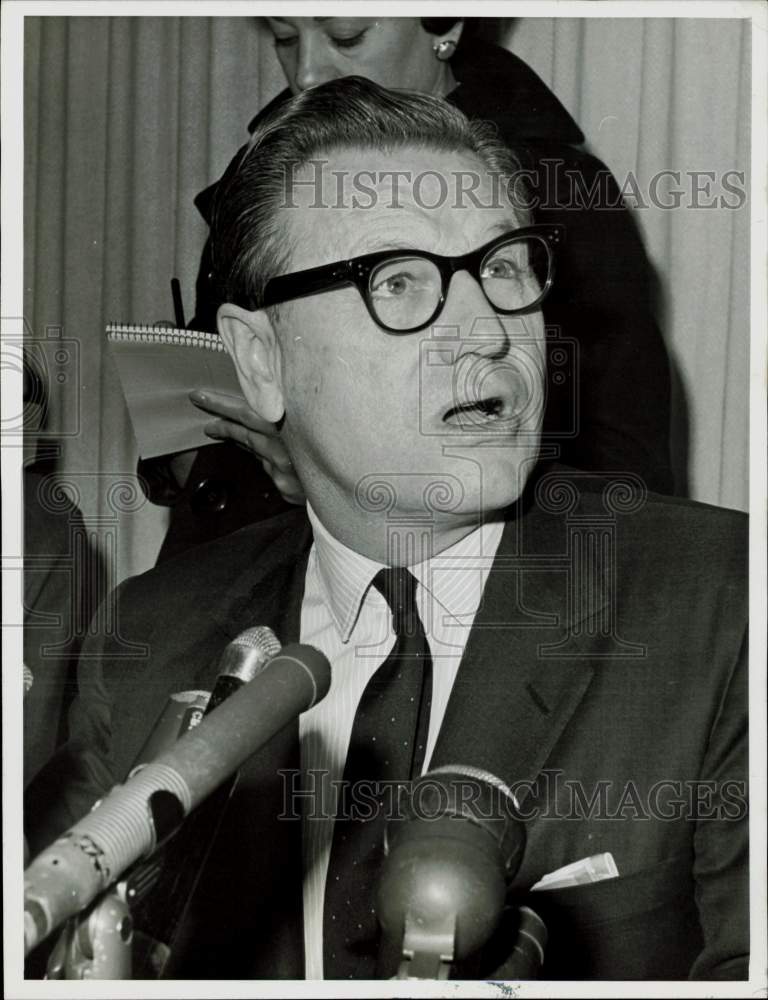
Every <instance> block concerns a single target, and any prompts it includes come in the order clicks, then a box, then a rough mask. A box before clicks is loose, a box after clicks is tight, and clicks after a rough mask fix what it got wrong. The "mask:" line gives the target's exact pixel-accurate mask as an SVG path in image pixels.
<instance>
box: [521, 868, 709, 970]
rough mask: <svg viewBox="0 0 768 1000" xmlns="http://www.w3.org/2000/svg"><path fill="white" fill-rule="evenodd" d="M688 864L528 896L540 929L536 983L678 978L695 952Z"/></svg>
mask: <svg viewBox="0 0 768 1000" xmlns="http://www.w3.org/2000/svg"><path fill="white" fill-rule="evenodd" d="M691 863H692V858H691V856H690V854H688V853H681V854H676V855H674V856H672V857H669V858H666V859H665V860H664V861H661V862H659V863H658V864H655V865H652V866H651V867H649V868H644V869H642V870H640V871H637V872H633V873H631V874H629V875H626V876H623V877H619V878H614V879H606V880H605V881H602V882H594V883H591V884H588V885H579V886H573V887H571V888H568V889H553V890H545V891H543V892H542V891H540V892H532V893H529V895H528V897H527V898H526V900H525V902H526V904H527V905H529V906H530V907H531V908H532V909H533V910H535V911H536V912H537V913H538V914H539V916H540V917H541V918H542V919H543V920H544V923H545V924H546V925H547V930H548V933H549V940H548V943H547V948H546V957H545V963H544V968H543V970H542V976H541V978H542V979H685V978H686V977H687V975H688V972H689V969H690V967H691V965H692V964H693V960H694V959H695V957H696V955H697V954H698V953H699V951H700V950H701V948H702V946H703V939H702V934H701V928H700V926H699V919H698V912H697V909H696V903H695V899H694V883H693V878H692V875H691Z"/></svg>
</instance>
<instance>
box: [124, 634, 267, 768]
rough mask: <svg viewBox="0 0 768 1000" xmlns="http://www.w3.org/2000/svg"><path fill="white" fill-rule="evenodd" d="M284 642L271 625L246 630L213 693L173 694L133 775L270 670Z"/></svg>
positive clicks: (231, 648)
mask: <svg viewBox="0 0 768 1000" xmlns="http://www.w3.org/2000/svg"><path fill="white" fill-rule="evenodd" d="M280 649H281V646H280V642H279V640H278V638H277V636H276V635H275V633H274V632H273V631H272V629H271V628H269V626H267V625H259V626H257V627H255V628H249V629H246V630H245V631H244V632H241V633H240V635H238V636H237V638H236V639H233V640H232V642H230V643H228V644H227V646H226V647H225V648H224V652H223V653H222V655H221V661H220V663H219V674H218V677H217V678H216V683H215V684H214V687H213V691H211V692H210V694H209V693H208V692H206V691H178V692H176V693H175V694H172V695H171V696H170V698H169V699H168V702H167V704H166V706H165V709H164V710H163V713H162V715H161V716H160V718H159V719H158V721H157V722H156V723H155V725H154V727H153V729H152V732H151V733H150V734H149V736H148V737H147V741H146V743H145V744H144V746H143V747H142V748H141V750H140V751H139V753H138V754H137V756H136V759H135V760H134V762H133V767H132V768H131V772H130V773H131V774H133V771H134V770H135V769H136V768H138V767H140V766H142V765H144V764H147V763H149V761H151V760H154V759H155V757H157V756H159V754H161V753H164V752H165V751H166V750H168V749H169V748H170V747H172V746H173V745H174V744H175V742H176V740H177V739H178V738H179V737H180V736H183V735H184V733H186V732H188V731H189V730H190V729H194V727H195V726H197V725H198V724H199V723H200V722H201V720H202V718H203V716H204V715H207V714H208V713H209V712H212V711H213V709H214V708H216V707H217V706H218V705H220V704H221V703H222V702H223V701H224V700H225V699H226V698H228V697H229V696H230V695H231V694H234V692H235V691H237V690H238V689H239V688H241V687H242V686H243V684H246V683H247V682H248V681H250V680H253V678H254V677H255V676H256V674H258V673H259V671H260V670H263V668H264V667H265V666H266V664H267V663H268V662H269V661H270V660H271V659H272V657H273V656H277V654H278V653H279V652H280Z"/></svg>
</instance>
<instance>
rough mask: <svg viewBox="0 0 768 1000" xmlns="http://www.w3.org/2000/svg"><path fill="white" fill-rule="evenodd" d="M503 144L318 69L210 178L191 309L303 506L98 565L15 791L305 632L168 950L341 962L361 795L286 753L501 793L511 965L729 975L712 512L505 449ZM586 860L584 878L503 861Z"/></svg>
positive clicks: (509, 264) (449, 115) (35, 795)
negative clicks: (140, 567)
mask: <svg viewBox="0 0 768 1000" xmlns="http://www.w3.org/2000/svg"><path fill="white" fill-rule="evenodd" d="M514 169H515V162H514V158H512V157H511V154H510V153H509V151H508V150H506V149H505V148H504V147H503V146H501V145H500V144H499V143H498V142H497V141H496V140H495V139H494V138H493V137H492V136H490V135H489V134H488V133H487V132H486V131H485V130H484V129H483V128H482V127H481V126H478V125H471V124H470V123H469V122H468V121H467V119H465V118H464V116H463V115H461V113H460V112H458V111H456V110H454V109H451V108H449V107H448V106H447V105H445V104H444V103H441V102H439V101H436V100H434V99H433V98H429V97H423V96H419V97H415V96H412V95H409V96H405V95H399V94H395V93H392V92H387V91H384V90H382V89H380V88H378V87H377V86H376V85H374V84H371V83H369V82H367V81H363V80H360V79H355V78H351V79H346V80H341V81H334V82H332V83H330V84H327V85H323V86H321V87H318V88H315V89H313V90H311V91H308V92H306V93H305V94H302V95H300V96H298V97H297V98H295V99H294V100H292V101H290V102H288V103H287V104H285V105H283V106H282V107H281V108H280V109H279V110H278V112H277V113H276V116H275V117H274V118H273V119H271V120H270V122H269V123H266V124H265V125H264V127H263V128H262V129H260V130H258V131H257V132H256V133H255V135H254V140H253V142H252V144H251V146H250V148H249V150H248V151H247V153H246V155H245V156H244V157H243V160H242V162H241V163H240V166H239V168H238V170H237V171H235V172H233V173H232V174H231V176H230V177H229V179H228V181H227V183H226V184H224V185H222V187H221V189H220V191H219V194H218V195H217V204H216V208H215V211H214V218H213V250H214V266H215V273H216V278H217V280H218V281H219V283H220V287H221V292H222V301H223V302H225V305H223V306H222V307H221V308H220V310H219V317H218V320H219V328H220V331H221V334H222V336H223V337H224V339H225V340H226V342H227V346H228V349H229V350H230V352H231V354H232V356H233V358H234V361H235V364H236V367H237V369H238V373H239V376H240V381H241V385H242V388H243V392H244V394H245V396H246V398H247V399H248V401H249V402H250V404H251V405H252V406H253V407H254V409H255V410H257V412H259V413H260V415H261V416H262V417H264V418H265V419H268V420H270V421H273V422H274V423H275V424H277V425H278V426H279V428H280V433H281V436H282V438H283V440H284V442H285V445H286V447H287V449H288V451H289V453H290V455H291V459H292V461H293V463H294V466H295V468H296V472H297V475H298V477H299V479H300V481H301V483H302V486H303V488H304V491H305V493H306V496H307V498H308V509H307V512H306V513H305V512H304V511H303V510H296V511H291V512H288V513H286V514H283V515H280V516H278V517H276V518H273V519H270V520H269V521H267V522H264V523H262V524H258V525H254V526H251V527H249V528H246V529H244V530H242V531H240V532H237V533H236V534H234V535H232V536H229V537H227V538H224V539H221V540H218V541H216V542H213V543H210V544H209V545H207V546H204V547H202V548H199V549H196V550H193V551H191V552H189V553H186V554H184V555H182V556H180V557H178V558H177V559H173V560H170V561H168V562H167V563H165V564H163V565H162V566H160V567H158V568H157V569H155V570H153V571H151V572H150V573H148V574H145V575H144V576H143V577H139V578H137V579H134V580H131V581H128V582H127V583H126V584H124V585H123V587H121V588H120V589H119V590H118V592H117V594H116V596H115V602H116V605H115V618H114V619H113V620H115V621H116V622H117V630H116V632H115V633H114V634H113V635H104V636H102V637H100V638H99V639H98V640H96V641H94V642H93V643H92V644H91V646H90V648H89V650H88V652H89V653H91V654H94V655H93V656H89V657H87V658H85V659H84V660H83V667H82V670H81V676H80V682H81V693H80V697H79V699H78V702H77V703H76V705H75V708H74V711H73V715H72V725H73V732H72V739H71V741H70V744H69V748H68V750H67V753H66V754H64V755H62V757H61V758H60V760H59V763H58V765H57V766H58V768H59V769H58V771H52V772H50V773H49V778H48V782H49V783H48V785H47V786H46V785H45V781H42V782H41V783H38V784H37V786H36V788H34V789H32V790H31V792H30V799H29V800H28V801H29V803H30V804H29V805H28V809H29V812H30V815H32V813H33V811H37V810H38V809H39V808H40V803H41V802H44V801H45V800H46V792H47V799H48V801H49V802H50V801H52V800H53V799H54V798H55V796H53V795H52V794H51V792H52V789H53V788H54V787H55V786H54V784H52V782H53V781H54V779H53V778H51V777H50V774H56V775H57V776H58V777H57V778H56V779H55V780H58V779H59V778H63V779H64V780H65V781H66V787H65V794H64V795H63V796H59V797H58V798H57V799H56V802H55V805H54V806H53V807H51V808H49V810H48V813H49V815H48V823H47V829H46V831H45V835H43V834H42V833H35V832H34V831H31V837H32V838H33V847H40V846H42V844H43V843H44V842H45V837H47V836H49V835H50V833H51V831H52V830H53V829H55V828H58V829H61V828H63V826H64V825H66V823H67V822H71V821H72V820H74V819H76V818H77V817H78V815H79V814H81V813H82V811H83V810H84V809H86V808H87V807H88V806H89V805H90V804H91V803H92V801H93V800H94V798H95V797H96V796H97V795H98V794H100V793H103V791H105V790H106V789H107V788H108V787H109V786H110V784H111V783H112V782H113V781H114V780H116V779H120V778H122V776H123V775H125V773H126V772H127V770H128V769H129V767H130V766H131V763H132V761H133V759H134V758H135V755H136V753H137V751H138V750H139V748H140V746H141V744H142V743H143V741H144V739H145V738H146V735H147V731H148V728H149V727H148V725H147V723H148V721H150V720H151V717H152V716H153V715H156V714H157V713H158V712H159V711H160V710H161V709H162V707H163V705H164V704H165V699H166V698H167V696H168V695H169V694H170V693H171V692H174V691H177V690H180V689H184V688H193V687H208V688H210V687H211V685H212V682H213V680H214V678H215V674H216V664H217V662H218V659H219V657H220V654H221V650H222V648H223V647H224V645H225V644H226V643H227V642H228V641H229V640H230V639H231V638H233V637H234V636H236V635H237V634H238V633H239V632H240V631H242V630H243V629H245V628H247V627H249V626H252V625H257V624H258V625H263V624H266V625H270V626H271V627H272V628H273V629H274V630H275V632H276V633H277V635H278V637H279V638H280V640H281V641H282V642H284V643H286V642H290V641H295V640H296V639H299V638H300V639H301V640H302V641H305V642H310V643H312V644H314V645H317V646H318V647H319V648H320V649H321V650H323V652H325V653H326V654H327V655H328V657H329V659H330V660H331V662H332V664H333V680H332V685H331V690H330V692H329V694H328V696H327V697H326V698H325V699H324V701H322V702H320V704H318V705H317V706H315V708H313V709H312V710H311V711H310V712H307V713H305V715H304V716H302V717H301V719H300V720H298V721H297V722H295V723H293V724H291V725H289V726H286V727H285V729H283V730H282V731H281V732H280V733H279V734H278V735H277V736H275V737H274V738H273V739H272V740H271V741H270V742H269V744H268V745H267V746H266V747H264V748H263V749H262V750H261V751H259V752H258V753H257V754H255V755H254V756H253V757H252V758H251V760H250V761H249V762H248V764H247V765H246V766H245V767H244V769H243V771H242V773H241V778H240V782H239V784H238V787H237V789H236V791H235V794H234V797H233V799H232V800H231V802H230V804H229V808H228V810H227V814H226V816H225V818H224V821H223V826H222V830H221V831H220V834H219V837H218V840H217V842H216V844H215V846H214V851H213V856H212V859H211V862H210V863H209V865H208V867H207V869H206V872H205V874H204V876H203V879H202V881H201V884H200V886H199V888H198V891H197V893H196V896H195V899H194V900H193V903H192V907H191V911H190V915H189V918H188V920H187V923H186V929H185V938H184V941H183V942H182V943H181V944H180V945H179V948H178V949H177V953H176V956H175V965H174V970H173V974H174V975H178V976H180V977H184V978H186V977H190V978H194V977H198V978H200V977H216V978H218V977H225V978H248V977H260V978H261V977H263V978H275V977H289V978H290V977H300V976H302V975H306V976H307V978H319V977H322V976H325V978H348V977H352V978H366V977H372V976H374V975H375V974H376V969H377V966H376V951H377V937H376V933H377V932H376V919H375V918H376V914H375V905H374V896H373V890H374V887H375V881H376V876H377V873H378V870H379V865H380V861H381V853H382V846H381V825H380V819H381V816H378V815H374V816H373V817H372V818H371V819H370V823H371V824H372V825H367V821H366V822H362V823H359V824H357V825H356V826H349V825H348V824H347V822H346V820H347V817H346V816H345V817H343V818H342V817H340V816H337V814H336V812H335V811H334V812H329V811H327V810H326V812H325V814H324V815H321V816H320V817H319V818H315V817H312V816H308V815H307V814H306V813H305V815H304V817H303V820H302V819H301V818H300V811H301V810H300V806H301V804H302V803H305V804H306V799H307V796H306V795H305V794H304V793H306V792H307V790H308V786H307V785H306V781H305V779H306V778H307V776H309V775H314V776H319V778H318V780H319V782H320V784H321V786H322V789H323V793H324V792H325V791H326V790H327V789H328V788H331V787H332V786H333V785H334V782H335V783H338V782H339V781H343V782H352V788H353V790H354V787H355V786H354V781H357V780H358V778H359V776H361V775H363V776H364V777H368V778H370V779H371V780H372V781H374V782H381V781H392V780H397V781H403V782H408V781H409V780H410V779H413V778H415V777H417V776H418V775H419V774H420V773H423V771H424V769H425V768H430V769H433V768H435V767H438V766H441V765H448V764H454V765H455V764H460V765H463V766H467V767H475V768H480V769H482V770H484V771H486V772H490V773H491V774H493V775H495V776H497V777H498V778H499V779H500V780H501V781H502V782H504V783H506V785H507V786H509V787H510V788H512V789H513V791H515V793H516V795H517V798H518V800H519V803H520V809H521V811H522V813H523V815H524V816H525V819H526V829H527V846H526V851H525V855H524V858H523V861H522V864H521V866H520V869H519V871H518V872H517V874H516V875H515V876H514V879H513V880H512V882H511V885H510V886H509V892H510V898H512V899H515V900H518V901H521V900H527V901H529V902H530V904H531V906H532V907H533V908H534V909H535V910H536V911H537V912H539V913H540V914H541V915H542V916H543V917H544V920H545V922H546V924H547V926H548V929H549V933H550V941H549V945H548V949H547V957H546V961H545V965H544V969H543V975H544V977H547V978H565V979H575V978H584V979H592V978H600V979H666V978H685V977H688V976H690V977H694V978H704V979H707V978H731V979H738V978H745V977H746V975H747V967H746V960H747V950H748V920H747V912H746V896H747V892H746V888H747V887H746V862H747V836H746V834H747V830H746V807H745V802H744V797H745V788H744V780H745V774H746V768H745V753H746V735H745V730H746V688H745V685H746V679H745V627H746V625H745V622H746V608H745V597H744V586H743V584H744V571H745V547H746V538H745V526H744V523H743V522H744V518H743V517H742V516H740V515H737V514H734V513H732V512H725V511H718V510H715V509H712V508H705V507H703V506H701V505H697V504H693V503H689V502H685V501H675V500H670V499H666V498H661V497H655V496H652V495H649V494H647V492H646V491H645V488H644V486H643V484H642V482H641V481H640V480H639V479H637V478H636V477H634V476H632V475H630V474H621V473H612V474H611V475H606V476H600V475H598V474H590V475H589V476H588V477H586V476H585V474H581V473H576V472H573V471H568V470H562V469H560V470H557V469H546V468H543V467H537V466H536V459H537V452H538V444H539V434H540V428H541V420H542V413H543V410H544V395H545V393H544V386H545V374H544V329H543V322H542V318H541V311H540V306H541V302H542V301H543V299H544V297H545V296H546V294H547V292H548V290H549V288H550V285H551V282H552V279H553V275H554V263H553V262H554V255H555V253H556V247H557V244H558V242H559V240H560V239H562V236H563V234H562V232H561V231H560V230H559V229H558V228H557V227H549V226H540V227H529V226H527V225H526V223H527V220H526V218H525V215H524V213H523V212H522V211H521V209H520V208H519V206H516V205H514V204H513V203H512V202H511V201H510V199H509V197H508V196H507V195H506V194H504V192H505V191H506V190H508V188H506V187H504V186H502V187H499V186H498V180H499V178H500V177H509V175H510V173H512V172H514ZM468 178H469V179H472V181H473V184H472V190H473V194H474V197H473V198H471V199H469V200H462V191H466V189H467V183H468ZM457 185H458V186H457ZM499 191H501V194H499ZM136 643H143V644H144V645H145V647H146V655H145V656H144V657H143V658H142V657H138V658H133V659H131V658H126V657H125V656H121V655H120V654H121V653H122V652H123V651H124V650H125V649H126V648H135V647H132V645H131V644H136ZM353 775H354V776H356V777H354V778H353V777H352V776H353ZM323 801H325V800H324V799H323ZM35 803H36V804H37V805H35ZM342 820H343V821H342ZM377 824H378V825H377ZM607 854H610V856H611V864H612V867H611V868H610V869H609V874H613V877H609V878H607V879H604V880H601V881H598V882H593V883H592V884H586V885H576V886H573V887H569V888H560V889H554V890H546V889H537V888H536V885H537V883H538V882H539V881H540V880H541V879H542V878H544V877H545V876H546V875H547V874H549V873H552V872H554V871H555V870H558V869H561V868H563V867H565V866H567V865H570V864H572V863H574V862H579V861H583V860H585V859H587V858H591V857H594V856H595V855H601V856H604V855H607ZM302 857H303V865H302V864H301V862H300V859H301V858H302ZM585 867H589V866H588V865H585ZM501 944H502V945H503V942H502V943H501ZM512 944H513V941H509V942H507V949H506V950H507V951H509V950H511V948H512ZM504 957H505V956H504V948H503V947H501V949H499V942H498V941H497V942H496V943H495V945H494V947H493V948H492V949H489V950H488V953H487V954H484V953H483V954H480V955H476V956H474V958H473V962H472V966H471V970H470V967H469V966H466V967H462V966H461V965H459V966H458V968H457V969H456V970H455V971H456V974H457V975H462V974H464V975H467V974H472V975H476V976H479V977H490V976H493V974H494V973H495V972H496V971H497V969H498V968H499V958H501V959H502V960H503V958H504Z"/></svg>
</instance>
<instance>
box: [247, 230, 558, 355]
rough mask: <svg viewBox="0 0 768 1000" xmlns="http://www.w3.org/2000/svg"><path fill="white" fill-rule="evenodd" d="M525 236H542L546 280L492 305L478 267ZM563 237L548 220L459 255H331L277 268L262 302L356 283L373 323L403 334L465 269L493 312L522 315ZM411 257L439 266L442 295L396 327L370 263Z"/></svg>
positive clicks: (551, 268)
mask: <svg viewBox="0 0 768 1000" xmlns="http://www.w3.org/2000/svg"><path fill="white" fill-rule="evenodd" d="M528 237H536V238H537V239H540V240H541V242H542V243H543V245H544V247H545V249H546V251H547V280H546V281H545V282H544V285H543V286H542V289H541V292H540V294H539V296H538V298H536V299H535V300H534V301H533V302H531V303H530V304H529V305H527V306H523V307H522V308H518V309H502V308H500V307H499V306H496V305H494V304H493V303H492V302H491V300H490V299H489V298H488V295H487V293H486V291H485V289H484V288H483V283H482V279H481V276H480V267H481V265H482V263H483V261H484V260H485V258H486V257H487V256H488V255H489V254H490V253H491V252H492V251H493V250H494V249H495V247H497V246H501V245H503V244H504V243H507V242H509V241H510V240H512V241H517V240H522V239H526V238H528ZM564 237H565V226H562V225H556V224H554V223H547V224H539V225H533V226H523V227H522V228H520V229H512V230H510V231H509V232H508V233H502V234H501V235H500V236H497V237H495V238H494V239H492V240H490V242H488V243H485V244H483V246H481V247H478V249H477V250H470V252H469V253H465V254H460V255H459V256H458V257H446V256H443V255H441V254H436V253H430V252H429V251H428V250H409V249H402V250H377V251H375V252H374V253H367V254H362V255H361V256H359V257H352V258H350V259H349V260H339V261H334V262H333V263H331V264H320V265H319V266H318V267H310V268H306V269H305V270H303V271H294V272H292V273H291V274H281V275H277V276H276V277H274V278H270V280H269V281H268V282H267V284H266V287H265V288H264V295H263V300H262V303H261V308H263V309H266V308H268V307H269V306H276V305H281V304H282V303H284V302H291V301H293V300H295V299H299V298H304V297H306V296H308V295H317V294H319V293H320V292H330V291H332V290H333V289H336V288H342V287H344V286H346V285H354V286H355V287H356V288H357V290H358V292H359V293H360V297H361V298H362V300H363V302H364V303H365V306H366V309H367V310H368V313H369V315H370V317H371V319H372V320H373V321H374V323H375V324H376V326H378V327H379V328H380V329H382V330H384V331H386V332H387V333H391V334H393V335H395V336H403V335H406V334H409V333H418V331H419V330H424V329H426V327H428V326H429V325H430V323H433V322H434V321H435V320H436V319H437V317H438V316H439V315H440V313H441V312H442V311H443V308H444V306H445V301H446V298H447V296H448V287H449V285H450V281H451V278H452V277H453V275H454V274H456V273H457V272H458V271H468V272H469V274H470V275H471V276H472V277H473V278H474V279H475V281H477V283H478V285H479V286H480V288H481V289H482V291H483V294H484V295H485V297H486V299H488V304H489V305H490V306H491V308H492V309H493V310H494V311H495V312H497V313H501V314H502V315H504V316H523V315H526V314H527V313H532V312H535V311H536V310H537V309H538V308H539V306H540V305H541V303H542V302H543V301H544V299H545V298H546V297H547V295H548V294H549V292H550V289H551V288H552V283H553V281H554V277H555V249H556V248H557V247H558V246H559V245H560V244H561V243H562V241H563V239H564ZM413 257H418V258H420V259H423V260H427V261H430V262H432V263H433V264H434V265H435V266H436V267H437V270H438V271H439V273H440V280H441V290H440V297H439V299H438V301H437V304H436V306H435V309H434V312H433V313H432V315H431V316H430V317H429V319H427V320H426V321H425V322H423V323H419V324H417V325H416V326H413V327H410V328H408V329H407V330H400V329H397V328H393V327H390V326H387V325H386V324H385V323H382V321H381V320H380V319H379V317H378V316H377V315H376V311H375V309H374V307H373V304H372V301H371V289H370V287H369V281H370V277H371V273H372V272H373V271H374V269H375V268H377V267H378V266H379V265H381V264H384V263H386V262H387V261H388V260H399V259H410V258H413Z"/></svg>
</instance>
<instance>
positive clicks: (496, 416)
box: [443, 396, 507, 427]
mask: <svg viewBox="0 0 768 1000" xmlns="http://www.w3.org/2000/svg"><path fill="white" fill-rule="evenodd" d="M506 410H507V407H506V405H505V403H504V400H503V399H502V398H501V397H500V396H488V397H487V398H486V399H477V400H474V401H473V402H469V403H459V404H458V406H452V407H451V408H450V409H449V410H447V411H446V412H445V414H444V415H443V423H445V424H451V425H452V426H454V427H470V426H475V427H476V426H478V424H488V423H493V422H494V421H496V420H500V419H502V418H503V417H504V416H506V415H507V414H506Z"/></svg>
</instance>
